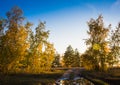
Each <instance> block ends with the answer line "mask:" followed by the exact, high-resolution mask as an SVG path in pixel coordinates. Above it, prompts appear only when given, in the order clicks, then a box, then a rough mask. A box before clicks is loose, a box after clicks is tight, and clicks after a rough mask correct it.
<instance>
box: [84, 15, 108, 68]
mask: <svg viewBox="0 0 120 85" xmlns="http://www.w3.org/2000/svg"><path fill="white" fill-rule="evenodd" d="M88 26H89V31H88V32H87V33H88V34H89V36H90V37H89V38H88V39H87V40H86V44H87V45H89V50H90V52H91V53H90V56H92V57H93V58H91V59H94V65H93V66H94V67H93V69H96V70H100V69H101V70H105V69H106V59H107V55H108V52H107V51H106V48H108V42H107V40H106V39H107V36H108V32H109V28H110V26H108V27H107V28H105V27H104V22H103V17H102V16H101V15H100V16H99V17H98V18H97V19H96V20H95V19H91V20H90V21H89V22H88Z"/></svg>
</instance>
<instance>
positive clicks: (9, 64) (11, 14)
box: [1, 7, 27, 71]
mask: <svg viewBox="0 0 120 85" xmlns="http://www.w3.org/2000/svg"><path fill="white" fill-rule="evenodd" d="M6 15H7V19H6V22H5V25H6V26H5V28H6V29H7V30H6V32H5V35H4V40H3V43H2V44H3V45H2V48H3V51H2V54H1V55H2V57H1V59H2V65H4V67H5V69H4V71H8V70H11V69H12V70H14V69H16V68H17V67H18V66H17V65H18V64H17V63H19V62H20V60H22V59H24V55H25V54H26V49H27V43H26V39H27V32H26V29H25V27H24V25H23V24H22V21H23V20H24V17H23V12H22V10H21V9H20V8H18V7H13V8H12V9H11V10H10V11H8V12H7V14H6ZM15 65H16V66H15Z"/></svg>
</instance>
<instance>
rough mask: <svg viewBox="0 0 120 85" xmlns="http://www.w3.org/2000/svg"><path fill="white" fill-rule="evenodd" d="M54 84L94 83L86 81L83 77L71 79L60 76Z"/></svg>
mask: <svg viewBox="0 0 120 85" xmlns="http://www.w3.org/2000/svg"><path fill="white" fill-rule="evenodd" d="M55 85H94V84H93V83H92V82H90V81H88V80H87V79H84V78H82V77H81V78H80V77H77V78H74V79H73V80H69V79H67V78H66V79H65V78H63V79H62V78H61V79H58V80H57V81H56V84H55Z"/></svg>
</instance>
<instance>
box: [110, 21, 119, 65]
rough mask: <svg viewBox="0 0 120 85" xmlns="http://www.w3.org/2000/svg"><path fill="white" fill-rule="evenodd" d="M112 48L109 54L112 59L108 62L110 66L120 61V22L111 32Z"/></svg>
mask: <svg viewBox="0 0 120 85" xmlns="http://www.w3.org/2000/svg"><path fill="white" fill-rule="evenodd" d="M110 49H111V52H110V53H109V56H108V58H109V59H110V60H109V61H108V62H109V65H110V66H113V65H114V64H115V63H117V62H118V61H119V58H120V23H119V24H118V27H116V29H115V30H114V31H112V33H111V38H110Z"/></svg>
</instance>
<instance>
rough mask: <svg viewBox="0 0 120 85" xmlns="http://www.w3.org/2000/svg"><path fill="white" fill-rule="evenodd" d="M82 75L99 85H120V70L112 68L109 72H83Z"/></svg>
mask: <svg viewBox="0 0 120 85" xmlns="http://www.w3.org/2000/svg"><path fill="white" fill-rule="evenodd" d="M82 75H83V76H84V77H86V78H88V79H89V80H90V81H92V82H94V83H97V85H109V84H110V85H120V68H112V69H109V70H108V71H107V72H100V71H83V72H82Z"/></svg>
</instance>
